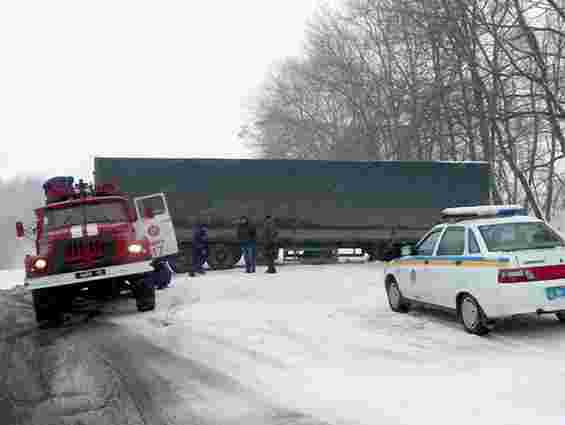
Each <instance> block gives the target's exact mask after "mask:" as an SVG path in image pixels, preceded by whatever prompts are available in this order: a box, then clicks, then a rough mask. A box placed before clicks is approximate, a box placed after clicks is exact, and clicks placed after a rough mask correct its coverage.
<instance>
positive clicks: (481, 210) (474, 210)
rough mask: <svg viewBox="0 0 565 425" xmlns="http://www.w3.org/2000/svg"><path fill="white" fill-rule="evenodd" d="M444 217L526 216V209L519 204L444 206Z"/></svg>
mask: <svg viewBox="0 0 565 425" xmlns="http://www.w3.org/2000/svg"><path fill="white" fill-rule="evenodd" d="M441 214H442V216H444V217H462V218H471V217H477V218H479V217H512V216H527V215H528V211H527V210H526V209H525V208H524V207H522V206H521V205H479V206H475V207H456V208H445V209H444V210H442V212H441Z"/></svg>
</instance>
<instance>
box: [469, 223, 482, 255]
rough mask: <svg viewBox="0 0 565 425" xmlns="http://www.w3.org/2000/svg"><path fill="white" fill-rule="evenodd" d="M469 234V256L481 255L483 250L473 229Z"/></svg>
mask: <svg viewBox="0 0 565 425" xmlns="http://www.w3.org/2000/svg"><path fill="white" fill-rule="evenodd" d="M467 232H468V234H469V241H468V242H469V254H480V253H481V248H480V247H479V243H478V242H477V238H475V234H474V233H473V231H472V230H471V229H468V230H467Z"/></svg>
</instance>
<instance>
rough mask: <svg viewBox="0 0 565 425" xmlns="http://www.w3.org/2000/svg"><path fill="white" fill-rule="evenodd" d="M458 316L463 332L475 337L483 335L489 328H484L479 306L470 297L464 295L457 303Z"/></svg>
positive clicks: (482, 315)
mask: <svg viewBox="0 0 565 425" xmlns="http://www.w3.org/2000/svg"><path fill="white" fill-rule="evenodd" d="M459 316H460V318H461V322H462V323H463V326H464V327H465V330H466V331H467V332H469V333H471V334H475V335H485V334H487V333H488V332H489V328H488V327H486V326H485V323H484V314H483V311H482V309H481V306H480V305H479V303H478V302H477V300H475V298H473V297H472V296H471V295H464V296H463V298H462V299H461V302H460V303H459Z"/></svg>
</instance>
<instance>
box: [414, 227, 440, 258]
mask: <svg viewBox="0 0 565 425" xmlns="http://www.w3.org/2000/svg"><path fill="white" fill-rule="evenodd" d="M442 230H443V229H438V230H435V231H434V232H432V233H430V234H429V235H428V236H427V237H426V239H424V240H423V241H422V242H420V243H419V244H418V246H417V247H416V255H432V254H433V253H434V248H435V246H436V243H437V240H438V239H439V236H440V235H441V231H442Z"/></svg>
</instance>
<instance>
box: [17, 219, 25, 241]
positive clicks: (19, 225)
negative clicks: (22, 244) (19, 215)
mask: <svg viewBox="0 0 565 425" xmlns="http://www.w3.org/2000/svg"><path fill="white" fill-rule="evenodd" d="M16 235H17V236H18V238H20V239H21V238H23V237H24V236H25V230H24V224H23V223H22V222H21V221H18V222H17V223H16Z"/></svg>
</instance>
